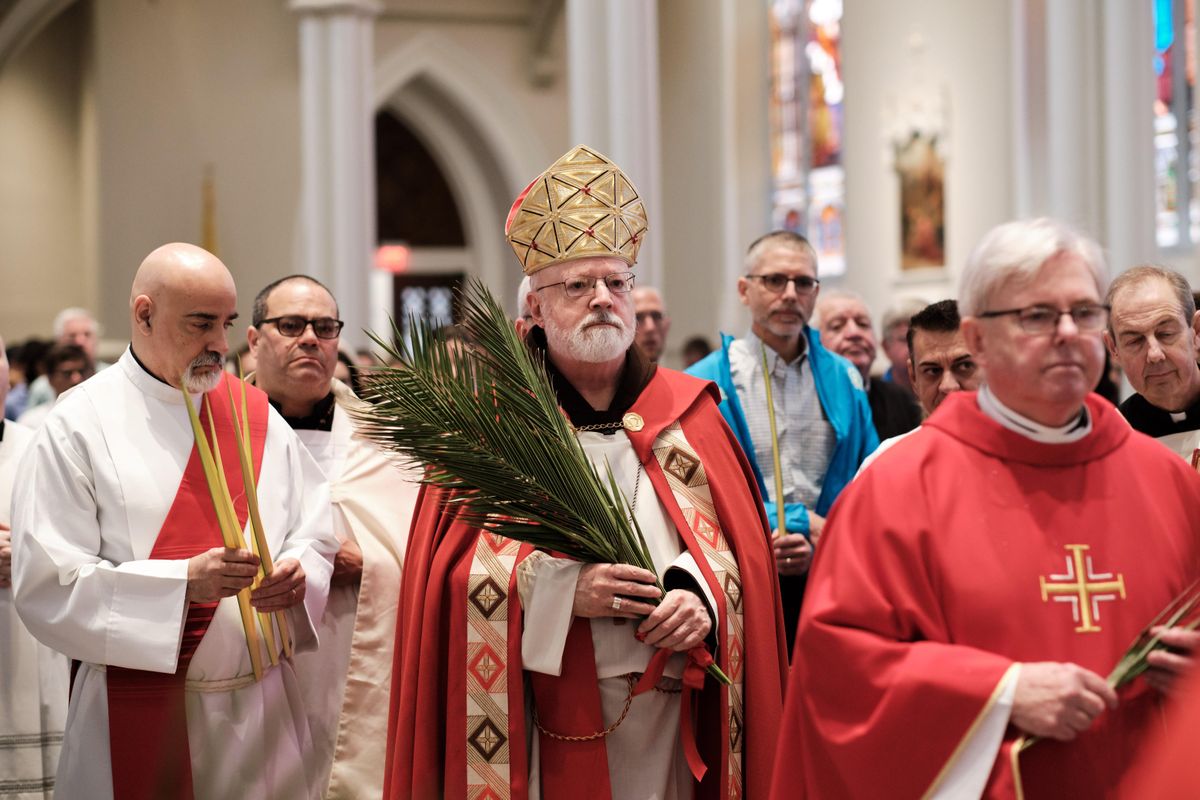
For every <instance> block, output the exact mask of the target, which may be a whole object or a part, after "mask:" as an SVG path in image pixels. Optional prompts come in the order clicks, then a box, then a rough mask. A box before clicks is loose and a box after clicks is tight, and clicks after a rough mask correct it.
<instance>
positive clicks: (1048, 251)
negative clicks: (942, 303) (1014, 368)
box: [958, 217, 1108, 317]
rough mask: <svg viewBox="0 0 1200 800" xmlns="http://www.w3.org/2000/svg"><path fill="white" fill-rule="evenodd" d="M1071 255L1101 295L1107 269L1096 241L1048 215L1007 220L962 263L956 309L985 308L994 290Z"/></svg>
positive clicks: (969, 311) (966, 314)
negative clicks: (965, 265) (965, 263)
mask: <svg viewBox="0 0 1200 800" xmlns="http://www.w3.org/2000/svg"><path fill="white" fill-rule="evenodd" d="M1061 253H1070V254H1072V255H1075V256H1078V257H1079V258H1080V259H1081V260H1082V261H1083V263H1085V264H1087V267H1088V269H1089V270H1090V271H1091V273H1092V278H1093V279H1094V280H1095V282H1096V293H1097V294H1098V295H1100V296H1103V295H1104V292H1105V288H1106V287H1107V285H1108V267H1107V266H1106V265H1105V262H1104V252H1103V251H1102V250H1101V249H1100V245H1098V244H1096V242H1095V241H1093V240H1092V239H1089V238H1088V237H1087V236H1084V235H1083V234H1082V233H1080V232H1078V231H1077V230H1075V229H1074V228H1072V227H1071V226H1069V225H1067V224H1066V223H1064V222H1060V221H1058V220H1055V219H1050V218H1049V217H1039V218H1037V219H1029V220H1018V221H1016V222H1006V223H1004V224H1003V225H998V226H996V227H995V228H992V229H991V230H990V231H988V232H987V233H986V234H985V235H984V237H983V239H981V240H980V242H979V244H977V245H976V246H975V249H974V250H973V251H972V252H971V255H970V257H969V258H968V259H967V268H966V269H965V270H964V271H963V275H962V282H961V283H960V284H959V287H958V309H959V312H960V313H961V314H962V316H964V317H970V316H975V315H976V314H979V313H980V312H982V311H984V310H985V307H986V305H987V302H988V299H989V298H990V297H991V295H992V293H993V292H995V291H996V289H997V288H999V287H1000V286H1002V285H1003V284H1005V283H1007V282H1008V281H1011V280H1013V279H1017V280H1029V279H1031V278H1033V276H1034V275H1036V274H1037V271H1038V270H1039V269H1041V268H1042V265H1043V264H1045V263H1046V262H1047V261H1049V260H1050V259H1051V258H1053V257H1054V256H1056V255H1059V254H1061Z"/></svg>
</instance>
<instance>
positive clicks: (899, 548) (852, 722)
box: [772, 472, 1012, 798]
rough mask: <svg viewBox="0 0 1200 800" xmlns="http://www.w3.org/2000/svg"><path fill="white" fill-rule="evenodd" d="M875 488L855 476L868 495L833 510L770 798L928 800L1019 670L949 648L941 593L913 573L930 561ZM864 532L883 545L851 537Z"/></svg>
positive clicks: (900, 513) (858, 494) (803, 627)
mask: <svg viewBox="0 0 1200 800" xmlns="http://www.w3.org/2000/svg"><path fill="white" fill-rule="evenodd" d="M871 477H872V475H871V473H870V472H867V473H865V474H864V475H863V476H862V477H860V478H859V480H860V481H863V482H864V485H862V486H858V487H853V488H855V489H857V491H852V492H850V493H849V494H848V495H843V498H842V502H840V503H839V504H837V505H836V506H835V507H834V509H833V512H832V513H831V514H830V517H829V522H828V524H827V526H826V529H825V536H824V538H823V539H822V542H821V548H820V549H819V550H818V556H817V559H816V562H815V564H814V567H813V571H812V576H811V578H810V581H809V585H808V593H807V595H806V596H805V600H804V610H803V612H802V616H801V621H800V629H799V633H798V635H797V640H796V652H795V654H794V658H793V666H792V675H791V678H790V682H789V686H788V694H787V701H786V705H785V711H784V723H783V730H782V733H781V737H780V741H779V751H778V753H777V754H776V760H775V767H776V768H775V777H774V781H773V784H772V796H773V797H780V798H783V797H804V796H808V797H813V798H826V797H839V798H858V797H862V798H867V797H920V796H922V795H923V794H924V793H925V791H926V790H927V789H928V788H929V787H930V785H931V784H932V783H933V781H934V779H935V778H936V777H937V776H938V774H939V772H940V771H941V769H942V767H943V766H944V765H945V764H946V762H947V760H948V759H949V758H950V757H951V755H952V754H953V753H954V751H955V749H956V748H957V747H958V745H959V742H960V741H961V740H962V738H963V736H964V734H966V733H967V731H968V729H969V728H970V727H971V725H972V723H973V722H974V721H975V720H976V718H977V717H978V716H979V714H980V712H981V711H983V710H984V708H985V706H986V704H987V701H988V699H989V698H990V697H991V695H992V693H993V691H994V690H995V688H996V686H997V684H998V683H999V681H1000V680H1001V678H1002V677H1003V676H1004V673H1005V672H1006V671H1007V669H1008V667H1009V666H1010V665H1011V663H1012V662H1011V661H1010V660H1009V659H1007V658H1004V657H1003V656H999V655H996V654H994V653H989V652H986V651H983V650H980V649H976V648H972V647H966V646H961V645H955V644H946V643H945V642H948V641H953V637H952V636H950V632H949V631H948V630H947V626H946V624H945V620H944V619H942V617H941V615H940V613H939V611H938V609H939V608H940V607H941V603H940V601H939V598H938V587H937V586H935V585H933V584H932V583H931V582H930V581H929V580H928V572H927V571H926V570H924V569H922V568H921V567H920V565H919V563H918V564H916V565H914V559H916V560H918V561H919V560H920V559H921V558H922V555H923V554H922V553H921V551H920V548H919V547H914V543H913V542H912V541H910V540H907V539H906V538H905V537H904V536H902V535H901V534H900V533H899V532H898V531H899V527H900V526H892V525H890V524H889V523H890V521H894V520H902V518H903V517H904V515H905V508H906V505H905V504H903V503H895V502H891V501H890V500H889V499H888V498H887V497H886V493H887V491H888V487H887V486H886V485H879V484H877V483H873V482H871V480H870V479H871ZM893 499H894V498H893ZM906 502H907V503H908V504H909V505H908V506H907V507H911V506H913V505H918V506H919V505H920V504H921V502H922V499H921V498H911V497H910V498H906ZM876 509H888V516H887V517H886V518H880V517H879V515H878V514H877V512H876ZM864 530H871V531H875V532H876V534H877V535H869V536H849V535H845V534H848V533H851V532H860V533H861V532H862V531H864ZM864 543H869V547H864V546H863V545H864ZM898 742H904V743H905V744H904V746H903V747H897V746H896V745H897V743H898ZM868 764H869V765H870V768H869V769H868V768H864V765H868Z"/></svg>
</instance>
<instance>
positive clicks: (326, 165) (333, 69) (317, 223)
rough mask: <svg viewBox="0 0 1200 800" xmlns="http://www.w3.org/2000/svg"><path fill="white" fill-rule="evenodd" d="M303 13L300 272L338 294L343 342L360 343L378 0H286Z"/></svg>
mask: <svg viewBox="0 0 1200 800" xmlns="http://www.w3.org/2000/svg"><path fill="white" fill-rule="evenodd" d="M289 7H290V8H291V10H292V11H294V12H295V13H296V14H298V15H299V16H300V91H301V98H300V116H301V128H302V133H301V140H302V143H303V180H302V189H301V192H302V200H301V202H302V208H303V213H302V215H301V226H302V227H301V231H300V242H301V249H300V252H299V253H298V254H297V258H296V261H297V264H298V269H299V271H300V272H303V273H305V274H307V275H312V276H313V277H315V278H317V279H318V280H320V281H321V282H322V283H324V284H325V285H326V286H328V287H329V288H330V290H331V291H332V292H333V294H334V297H336V298H337V301H338V307H339V310H340V313H341V317H342V319H344V320H345V321H346V327H345V329H344V330H343V331H342V341H343V342H344V343H345V344H346V346H348V347H351V348H356V347H360V346H364V345H366V343H367V338H366V336H365V335H364V334H363V332H362V329H363V328H364V327H366V326H367V325H368V324H369V320H370V314H369V309H368V308H367V297H368V283H369V278H370V270H371V262H372V255H373V253H374V249H375V170H374V154H375V145H374V105H373V80H372V55H371V53H372V26H373V24H374V18H375V16H376V15H377V14H378V13H379V11H380V9H381V6H380V4H379V3H378V2H376V0H291V1H290V3H289Z"/></svg>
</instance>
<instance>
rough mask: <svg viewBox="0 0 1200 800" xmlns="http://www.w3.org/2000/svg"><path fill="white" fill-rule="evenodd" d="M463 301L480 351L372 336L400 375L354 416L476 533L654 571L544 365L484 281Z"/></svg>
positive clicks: (390, 373)
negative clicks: (414, 466) (418, 466)
mask: <svg viewBox="0 0 1200 800" xmlns="http://www.w3.org/2000/svg"><path fill="white" fill-rule="evenodd" d="M460 302H461V309H462V312H463V318H464V321H463V323H462V324H461V328H462V329H463V331H464V332H465V333H466V334H467V336H468V337H470V339H471V340H472V341H474V342H475V343H476V344H477V348H476V349H474V350H468V349H467V348H463V347H458V346H456V345H454V344H451V343H448V342H447V341H446V338H445V336H444V335H443V334H442V332H441V331H440V330H438V329H435V328H434V327H432V326H431V325H429V324H428V323H425V322H424V321H421V320H417V319H412V320H411V324H410V330H411V331H412V336H411V341H410V344H409V345H408V346H407V347H404V346H401V345H400V344H397V343H398V342H400V341H401V336H400V333H399V331H397V330H396V326H395V324H394V323H393V325H392V334H393V338H392V340H391V341H388V340H385V339H384V338H382V337H380V336H377V335H375V334H369V335H370V336H371V338H372V339H373V340H374V341H375V343H376V344H377V345H379V347H381V348H382V349H383V350H384V351H385V352H386V353H387V354H388V356H390V358H391V359H392V360H393V361H394V362H396V363H397V364H398V366H394V367H377V368H373V369H372V370H371V371H370V373H369V375H368V378H367V381H366V390H365V393H364V394H365V397H366V399H368V400H370V401H371V404H370V405H368V406H364V407H363V408H360V409H355V410H352V411H351V414H352V415H353V416H354V417H355V419H356V421H357V423H358V427H359V430H360V431H361V432H362V433H363V434H364V435H365V436H366V437H367V438H369V439H370V440H372V441H373V442H375V443H376V444H377V445H379V446H380V447H381V448H383V449H384V450H386V451H389V452H392V453H395V454H398V455H400V456H402V457H404V458H407V459H412V460H416V461H419V462H421V463H422V464H424V465H426V467H427V469H426V471H425V478H424V480H425V482H426V483H429V484H432V485H434V486H437V487H440V488H442V489H446V490H449V492H448V497H449V499H448V500H447V501H446V502H447V503H450V504H454V505H456V506H458V508H456V510H457V511H458V513H459V515H460V519H461V520H462V521H463V522H465V523H467V524H470V525H475V526H478V527H481V528H484V529H486V530H488V531H490V532H492V533H496V534H499V535H502V536H506V537H508V538H510V539H516V540H518V541H522V542H527V543H529V544H531V545H533V546H534V547H538V548H541V549H543V550H548V551H554V552H558V553H562V554H563V555H566V556H568V557H570V558H574V559H576V560H579V561H583V562H587V563H625V564H632V565H634V566H638V567H641V568H643V569H646V570H649V571H650V572H656V571H655V568H654V563H653V561H652V560H651V558H650V555H649V549H648V548H647V546H646V542H645V539H644V537H643V535H642V531H641V529H640V528H639V527H638V525H637V523H636V521H635V520H633V515H632V509H631V508H630V504H629V502H628V500H627V499H626V498H625V496H624V495H623V494H622V492H621V491H620V489H619V488H618V486H617V482H616V478H615V477H614V475H613V472H612V469H611V468H610V467H609V466H608V465H607V464H605V468H604V473H603V474H601V472H600V471H599V470H598V469H597V468H596V467H595V466H594V465H593V464H592V462H591V461H590V460H589V459H588V457H587V455H586V453H585V452H584V450H583V447H582V446H581V445H580V444H579V441H578V439H577V438H576V437H575V430H574V428H573V427H572V426H571V423H570V421H569V420H568V419H567V418H566V416H565V415H564V414H563V412H562V411H561V410H560V409H559V407H558V398H557V395H556V394H555V392H554V388H553V386H552V384H551V382H550V377H549V375H548V374H547V372H546V366H545V363H544V361H543V359H542V358H541V357H540V356H538V355H535V354H533V353H532V352H531V351H530V350H529V349H528V348H527V347H526V346H525V343H524V341H522V340H521V338H520V337H519V336H518V335H517V333H516V330H515V329H514V327H513V325H512V323H511V322H510V321H509V319H508V317H507V316H506V315H505V314H504V310H503V309H502V308H501V306H500V304H499V303H498V302H497V301H496V299H495V297H493V296H492V295H491V293H490V292H488V290H487V288H486V287H485V286H484V285H483V284H482V283H481V282H479V281H477V280H472V281H470V283H469V284H468V286H467V288H466V290H465V291H464V292H463V293H462V294H461V296H460ZM659 588H660V590H661V589H662V586H661V582H660V583H659ZM714 667H715V665H714ZM710 671H711V672H713V674H714V675H719V674H720V670H719V669H717V670H715V671H712V670H710ZM723 677H724V676H723V675H720V677H719V678H718V679H721V678H723ZM724 682H726V683H728V679H727V678H725V679H724Z"/></svg>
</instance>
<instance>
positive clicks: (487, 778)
mask: <svg viewBox="0 0 1200 800" xmlns="http://www.w3.org/2000/svg"><path fill="white" fill-rule="evenodd" d="M519 548H520V543H519V542H516V541H513V540H512V539H506V538H505V537H503V536H497V535H495V534H491V533H481V534H480V535H479V541H478V543H477V544H476V546H475V558H474V559H473V560H472V562H471V572H470V576H469V578H468V579H467V681H466V684H467V797H468V798H469V800H499V799H500V798H508V797H509V796H510V791H509V745H508V668H507V660H508V588H509V579H510V578H511V577H512V573H513V568H514V566H515V564H516V560H517V551H518V549H519Z"/></svg>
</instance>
